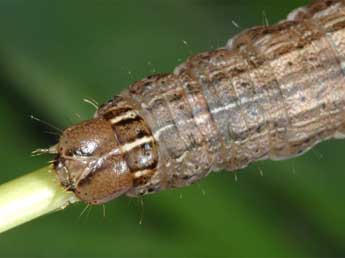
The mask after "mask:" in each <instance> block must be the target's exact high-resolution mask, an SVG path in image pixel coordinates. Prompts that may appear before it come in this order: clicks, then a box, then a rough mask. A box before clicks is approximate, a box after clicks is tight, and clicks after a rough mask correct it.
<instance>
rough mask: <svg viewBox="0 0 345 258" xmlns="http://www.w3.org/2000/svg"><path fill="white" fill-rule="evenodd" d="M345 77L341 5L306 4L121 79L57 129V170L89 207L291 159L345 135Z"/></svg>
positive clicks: (336, 1)
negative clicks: (90, 108)
mask: <svg viewBox="0 0 345 258" xmlns="http://www.w3.org/2000/svg"><path fill="white" fill-rule="evenodd" d="M344 74H345V2H344V1H343V0H318V1H315V2H313V3H311V4H309V5H308V6H305V7H302V8H298V9H296V10H295V11H293V12H291V13H290V14H289V15H288V18H287V20H284V21H282V22H280V23H278V24H275V25H272V26H259V27H254V28H251V29H247V30H245V31H244V32H242V33H240V34H239V35H237V36H235V37H233V38H232V39H230V40H229V41H228V43H227V45H226V46H225V47H224V48H220V49H217V50H214V51H210V52H204V53H200V54H198V55H195V56H192V57H190V58H189V59H188V60H187V61H186V62H185V63H183V64H181V65H179V66H178V67H176V69H175V70H174V72H173V73H170V74H158V75H151V76H149V77H147V78H145V79H143V80H140V81H138V82H135V83H133V84H132V85H130V86H129V88H128V90H126V91H124V92H122V93H121V94H120V96H117V97H115V98H114V99H112V100H111V101H109V102H108V103H106V104H104V105H103V106H102V107H100V109H99V110H98V111H97V113H96V115H95V118H94V119H92V120H90V121H86V122H83V123H81V124H78V125H75V126H72V127H70V128H68V129H67V130H66V131H65V132H64V134H63V136H62V137H61V139H60V141H59V144H58V148H59V154H58V156H57V158H56V162H55V168H56V170H57V174H58V176H59V179H60V181H61V183H62V184H63V185H64V186H65V187H66V188H68V189H71V190H73V191H74V192H75V193H76V194H77V196H78V197H79V198H80V199H82V200H83V201H85V202H88V203H91V204H99V203H103V202H106V201H108V200H111V199H113V198H115V197H117V196H119V195H122V194H126V195H128V196H139V195H143V194H146V193H154V192H158V191H160V190H162V189H168V188H175V187H182V186H186V185H189V184H191V183H193V182H195V181H197V180H199V179H201V178H203V177H205V176H206V175H207V174H208V173H210V172H211V171H216V170H219V169H227V170H231V171H232V170H236V169H240V168H243V167H245V166H247V165H248V164H249V163H251V162H253V161H256V160H259V159H285V158H290V157H293V156H296V155H300V154H302V153H303V152H305V151H307V150H309V149H310V148H311V147H313V146H314V145H315V144H317V143H318V142H320V141H322V140H325V139H328V138H333V137H335V138H341V137H343V136H344V133H345V76H344Z"/></svg>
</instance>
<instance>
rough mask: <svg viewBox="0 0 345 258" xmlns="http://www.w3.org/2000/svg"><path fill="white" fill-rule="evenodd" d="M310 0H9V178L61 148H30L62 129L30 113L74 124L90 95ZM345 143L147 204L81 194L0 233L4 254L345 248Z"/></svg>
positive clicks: (326, 252) (0, 124)
mask: <svg viewBox="0 0 345 258" xmlns="http://www.w3.org/2000/svg"><path fill="white" fill-rule="evenodd" d="M307 2H308V1H307V0H289V1H275V0H247V1H238V0H232V1H231V0H228V1H225V0H217V1H211V0H198V1H197V0H193V1H182V0H165V1H159V0H156V1H153V0H150V1H139V0H138V1H116V0H113V1H111V0H109V1H105V0H94V1H82V0H72V1H68V0H60V1H57V0H56V1H54V0H52V1H50V0H48V1H43V0H42V1H38V0H32V1H26V0H0V35H1V36H0V88H1V94H0V143H1V148H0V164H1V173H0V182H5V181H8V180H10V179H13V178H15V177H17V176H20V175H22V174H24V173H26V172H29V171H32V170H35V169H37V168H39V167H42V166H43V165H45V164H46V162H47V161H48V160H49V158H51V157H47V156H43V157H31V156H30V152H31V151H32V150H34V149H36V148H38V147H45V146H48V145H51V144H54V143H55V142H56V141H57V139H58V137H57V136H56V135H52V134H51V132H52V131H53V130H52V129H50V128H48V127H46V126H43V125H42V124H40V123H38V122H36V121H33V120H31V119H30V118H29V116H30V115H31V114H33V115H35V116H37V117H39V118H41V119H42V120H45V121H49V122H50V123H52V124H54V125H56V126H57V127H60V128H65V127H67V126H69V125H71V124H72V123H76V122H79V121H81V120H83V119H87V118H89V117H91V116H92V114H93V112H94V110H93V108H92V107H91V106H90V105H88V104H85V103H83V101H82V99H83V98H85V97H89V98H93V99H95V100H97V101H98V102H100V103H102V102H104V101H106V100H107V99H109V98H110V97H111V96H112V95H114V94H116V93H119V92H120V91H121V90H122V89H124V88H125V87H127V85H129V84H130V83H131V82H133V81H135V80H139V79H141V78H143V77H145V76H146V75H149V74H151V73H156V72H167V71H171V70H172V69H173V68H174V66H176V65H177V64H179V63H180V62H181V61H182V60H184V59H185V58H187V57H188V56H189V55H191V54H194V53H198V52H200V51H205V50H210V49H214V48H217V47H220V46H222V45H224V44H225V43H226V41H227V40H228V38H230V37H231V36H233V35H235V34H236V33H238V32H239V31H240V30H241V29H244V28H246V27H249V26H252V25H258V24H263V20H264V19H263V17H264V15H263V13H266V16H267V17H268V20H269V22H270V23H273V22H276V21H278V20H280V19H283V18H284V17H285V16H286V14H287V13H288V12H289V11H290V10H291V9H293V8H295V7H298V6H300V5H303V4H305V3H307ZM232 20H234V21H236V22H237V23H238V24H239V25H240V26H241V29H238V28H236V27H235V26H234V25H233V24H232ZM184 41H185V42H187V43H188V44H185V43H183V42H184ZM344 153H345V144H344V142H343V141H328V142H325V143H322V144H320V145H319V146H317V147H316V148H314V149H313V150H312V151H310V152H308V153H307V154H306V155H304V156H302V157H299V158H295V159H293V160H288V161H280V162H274V161H263V162H259V163H256V164H253V165H251V166H250V167H248V168H247V169H244V170H242V171H238V172H237V173H226V172H224V173H217V174H211V175H210V176H209V177H208V178H207V179H205V180H203V181H202V182H200V183H199V184H195V185H193V186H191V187H188V188H186V189H178V190H172V191H165V192H161V193H159V194H156V195H151V196H145V197H144V198H143V199H142V201H143V205H141V200H140V199H139V200H138V199H129V198H126V197H123V198H119V199H117V200H115V201H112V202H111V203H109V204H107V205H106V209H105V210H106V214H105V216H104V215H103V209H102V206H97V207H93V208H92V209H89V210H88V211H86V212H85V213H83V214H81V213H82V211H83V210H84V208H85V205H84V204H76V205H74V206H72V207H70V208H68V209H66V210H64V211H62V212H58V213H55V214H50V215H47V216H44V217H42V218H40V219H37V220H35V221H32V222H30V223H27V224H25V225H23V226H20V227H18V228H15V229H13V230H11V231H9V232H6V233H4V234H2V235H0V256H7V257H8V256H30V257H38V256H69V257H77V256H78V257H80V256H89V257H104V256H130V257H151V256H155V257H173V256H203V257H206V256H207V257H209V256H210V257H211V256H229V257H231V256H261V257H263V256H270V257H281V256H299V257H301V256H343V255H345V202H344V200H343V197H342V196H343V195H344V194H345V187H344V186H343V184H344V181H345V174H344V166H345V160H344V156H343V155H344ZM261 174H262V175H261ZM236 178H237V180H235V179H236ZM140 222H141V223H140Z"/></svg>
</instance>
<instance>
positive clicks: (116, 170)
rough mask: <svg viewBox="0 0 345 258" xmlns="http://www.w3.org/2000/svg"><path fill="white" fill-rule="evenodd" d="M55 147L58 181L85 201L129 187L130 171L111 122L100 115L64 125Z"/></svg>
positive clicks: (113, 195) (104, 198) (107, 196)
mask: <svg viewBox="0 0 345 258" xmlns="http://www.w3.org/2000/svg"><path fill="white" fill-rule="evenodd" d="M56 150H57V152H58V154H57V156H56V158H55V162H54V168H55V171H56V173H57V176H58V179H59V181H60V182H61V184H62V185H63V186H64V187H65V188H66V189H67V190H71V191H73V192H74V193H75V194H76V195H77V197H78V198H79V199H81V200H82V201H84V202H86V203H89V204H100V203H104V202H107V201H109V200H111V199H113V198H116V197H118V196H120V195H122V194H124V193H125V192H127V191H128V190H129V189H130V188H131V187H132V184H133V178H132V174H131V173H130V170H129V167H128V165H127V162H126V160H125V159H124V155H123V153H122V152H121V148H120V146H119V143H118V141H117V139H116V137H115V135H114V131H113V129H112V127H111V124H110V123H109V122H108V121H106V120H104V119H102V118H95V119H91V120H88V121H85V122H82V123H80V124H77V125H74V126H71V127H69V128H67V129H66V130H65V131H64V132H63V134H62V136H61V137H60V140H59V143H58V144H57V146H56Z"/></svg>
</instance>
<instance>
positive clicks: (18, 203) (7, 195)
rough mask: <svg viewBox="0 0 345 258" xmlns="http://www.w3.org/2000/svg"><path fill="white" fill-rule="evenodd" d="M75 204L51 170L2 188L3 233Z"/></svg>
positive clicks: (0, 219)
mask: <svg viewBox="0 0 345 258" xmlns="http://www.w3.org/2000/svg"><path fill="white" fill-rule="evenodd" d="M76 201H77V199H76V197H75V196H74V194H73V193H71V192H67V191H65V190H64V189H63V188H62V187H61V186H60V185H59V183H58V182H57V178H56V176H55V174H54V173H53V170H52V167H51V166H47V167H44V168H41V169H39V170H37V171H35V172H32V173H30V174H27V175H25V176H22V177H19V178H17V179H14V180H12V181H10V182H8V183H5V184H2V185H0V233H1V232H4V231H6V230H8V229H10V228H13V227H16V226H18V225H20V224H22V223H25V222H27V221H30V220H32V219H34V218H37V217H39V216H42V215H44V214H47V213H49V212H52V211H56V210H60V209H63V208H65V207H67V206H68V205H69V204H70V203H73V202H76Z"/></svg>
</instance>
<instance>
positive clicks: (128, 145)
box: [121, 136, 153, 152]
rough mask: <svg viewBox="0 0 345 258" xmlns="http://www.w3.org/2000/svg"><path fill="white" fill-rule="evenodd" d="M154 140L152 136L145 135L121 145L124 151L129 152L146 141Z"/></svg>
mask: <svg viewBox="0 0 345 258" xmlns="http://www.w3.org/2000/svg"><path fill="white" fill-rule="evenodd" d="M149 142H153V137H152V136H145V137H142V138H140V139H137V140H135V141H134V142H130V143H126V144H124V145H122V146H121V149H122V152H129V151H130V150H132V149H134V148H135V147H138V146H140V145H142V144H144V143H149Z"/></svg>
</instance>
